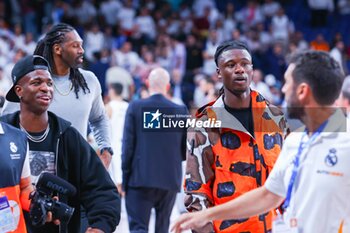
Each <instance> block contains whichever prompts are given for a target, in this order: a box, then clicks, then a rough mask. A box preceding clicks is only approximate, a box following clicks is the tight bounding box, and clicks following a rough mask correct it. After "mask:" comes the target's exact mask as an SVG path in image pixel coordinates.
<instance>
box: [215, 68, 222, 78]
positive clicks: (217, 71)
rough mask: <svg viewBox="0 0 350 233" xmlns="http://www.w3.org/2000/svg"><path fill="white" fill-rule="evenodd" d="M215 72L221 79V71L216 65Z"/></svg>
mask: <svg viewBox="0 0 350 233" xmlns="http://www.w3.org/2000/svg"><path fill="white" fill-rule="evenodd" d="M216 73H217V74H218V78H219V79H221V78H222V77H221V73H220V69H219V67H216Z"/></svg>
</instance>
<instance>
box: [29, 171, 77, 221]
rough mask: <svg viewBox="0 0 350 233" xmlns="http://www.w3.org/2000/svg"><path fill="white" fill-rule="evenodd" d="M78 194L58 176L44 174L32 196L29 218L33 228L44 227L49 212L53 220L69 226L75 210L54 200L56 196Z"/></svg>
mask: <svg viewBox="0 0 350 233" xmlns="http://www.w3.org/2000/svg"><path fill="white" fill-rule="evenodd" d="M75 192H76V189H75V187H74V186H72V185H71V184H70V183H68V182H67V181H65V180H63V179H61V178H59V177H58V176H55V175H52V174H50V173H42V174H41V175H40V177H39V179H38V182H37V184H36V190H35V191H34V192H32V193H31V194H30V197H29V199H31V204H30V208H29V216H30V219H31V222H32V225H33V226H42V225H44V224H45V222H46V217H47V212H48V211H51V212H52V218H53V219H58V220H60V221H61V224H67V223H68V222H69V220H70V218H71V217H72V215H73V213H74V208H73V207H70V206H68V205H67V204H65V203H63V202H59V201H58V200H56V199H54V198H53V197H54V196H55V195H59V194H63V195H68V196H72V195H74V194H75Z"/></svg>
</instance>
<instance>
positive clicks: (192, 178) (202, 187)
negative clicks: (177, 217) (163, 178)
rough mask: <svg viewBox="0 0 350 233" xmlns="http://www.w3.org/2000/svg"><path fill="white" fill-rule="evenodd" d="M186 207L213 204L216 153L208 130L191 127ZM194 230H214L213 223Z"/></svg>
mask: <svg viewBox="0 0 350 233" xmlns="http://www.w3.org/2000/svg"><path fill="white" fill-rule="evenodd" d="M186 157H187V158H186V175H185V187H184V189H185V207H186V209H187V210H188V211H189V212H192V211H199V210H202V209H206V208H208V207H211V206H213V194H212V183H213V181H214V178H215V177H214V170H213V163H214V154H213V151H212V148H211V143H210V141H209V136H208V132H207V131H205V130H204V129H203V128H202V129H189V131H188V133H187V150H186ZM194 232H214V230H213V226H212V224H211V223H210V224H207V225H206V226H205V229H195V231H194Z"/></svg>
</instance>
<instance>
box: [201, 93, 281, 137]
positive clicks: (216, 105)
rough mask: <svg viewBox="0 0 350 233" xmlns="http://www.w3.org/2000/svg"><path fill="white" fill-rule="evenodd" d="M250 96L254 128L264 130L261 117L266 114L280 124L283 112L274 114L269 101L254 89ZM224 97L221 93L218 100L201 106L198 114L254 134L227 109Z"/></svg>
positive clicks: (223, 126)
mask: <svg viewBox="0 0 350 233" xmlns="http://www.w3.org/2000/svg"><path fill="white" fill-rule="evenodd" d="M250 96H251V100H252V104H251V107H252V115H253V116H252V117H253V122H254V130H262V129H261V127H262V126H261V124H260V122H261V117H262V116H263V115H264V114H267V115H268V116H269V117H270V118H271V119H272V120H273V121H274V122H275V123H276V126H278V123H277V122H279V121H280V120H281V118H282V117H283V115H282V114H281V115H277V116H275V115H274V114H272V112H271V109H270V108H269V107H268V103H267V102H266V100H265V99H264V98H263V97H262V96H261V95H260V94H259V93H258V92H256V91H253V90H252V91H251V92H250ZM223 98H224V97H223V95H221V96H220V97H219V98H218V99H217V100H216V101H214V102H212V103H209V104H207V105H205V106H203V107H202V108H200V109H199V110H198V113H197V116H198V117H201V116H203V115H206V116H207V117H208V118H210V119H213V120H219V121H221V128H228V129H233V130H238V131H241V132H244V133H246V134H249V135H250V136H252V135H251V134H250V133H249V131H248V130H247V129H246V128H245V127H244V126H243V125H242V124H241V122H240V121H239V120H238V119H237V118H236V117H234V116H233V115H232V114H231V113H229V112H228V111H227V110H226V109H225V104H224V100H223Z"/></svg>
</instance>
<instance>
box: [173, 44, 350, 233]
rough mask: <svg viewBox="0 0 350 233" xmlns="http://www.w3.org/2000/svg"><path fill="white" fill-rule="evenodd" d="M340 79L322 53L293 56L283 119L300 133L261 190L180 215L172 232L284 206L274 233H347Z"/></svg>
mask: <svg viewBox="0 0 350 233" xmlns="http://www.w3.org/2000/svg"><path fill="white" fill-rule="evenodd" d="M343 79H344V74H343V72H342V71H341V68H340V66H339V64H338V63H337V62H336V61H335V60H334V59H333V58H331V57H330V56H329V55H328V54H327V53H324V52H319V51H306V52H304V53H301V54H297V55H295V56H294V57H293V58H292V59H291V63H290V65H289V66H288V69H287V71H286V73H285V84H284V86H283V88H282V91H283V93H284V94H285V99H286V102H287V107H288V109H287V110H288V114H289V116H290V117H291V118H297V119H300V120H301V121H302V122H303V123H304V124H305V128H304V129H303V130H302V131H301V132H293V133H291V134H290V135H289V136H288V137H287V139H286V141H285V143H284V146H283V148H282V151H281V154H280V156H279V158H278V160H277V162H276V164H275V166H274V168H273V170H272V172H271V174H270V175H269V177H268V179H267V181H266V183H265V185H264V186H263V187H260V188H258V189H255V190H252V191H251V192H248V193H246V194H244V195H242V196H240V197H238V198H236V199H234V200H232V201H230V202H227V203H225V204H223V205H219V206H215V207H213V208H209V209H206V210H204V211H199V212H195V213H187V214H184V215H182V216H180V217H179V219H177V220H176V222H175V223H174V225H173V227H172V230H173V231H175V232H181V231H182V230H186V229H191V228H198V227H201V226H202V225H203V224H205V223H206V222H208V221H211V220H214V219H242V218H247V217H250V216H254V215H259V214H262V213H265V212H267V211H269V210H270V209H273V208H277V207H278V206H280V205H281V204H282V202H283V201H284V200H285V201H284V204H283V207H284V209H285V211H284V214H283V217H282V216H281V215H279V214H277V217H276V219H275V221H274V223H273V232H275V233H279V232H284V233H287V232H288V233H289V232H292V233H321V232H322V233H340V232H342V233H348V232H350V229H348V228H347V229H346V227H348V226H349V222H350V201H349V194H350V169H349V167H350V136H349V134H348V133H346V119H345V116H344V114H343V112H342V111H340V110H339V109H338V110H337V109H335V108H332V106H334V102H335V100H336V99H337V97H338V96H339V93H340V90H341V86H342V81H343ZM277 212H278V211H277Z"/></svg>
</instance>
